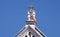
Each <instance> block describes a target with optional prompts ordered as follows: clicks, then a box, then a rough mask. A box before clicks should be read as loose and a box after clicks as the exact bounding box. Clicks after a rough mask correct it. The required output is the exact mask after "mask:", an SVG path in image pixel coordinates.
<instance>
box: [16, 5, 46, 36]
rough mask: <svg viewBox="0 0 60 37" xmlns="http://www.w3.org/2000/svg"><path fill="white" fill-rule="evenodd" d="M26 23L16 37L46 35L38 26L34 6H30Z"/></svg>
mask: <svg viewBox="0 0 60 37" xmlns="http://www.w3.org/2000/svg"><path fill="white" fill-rule="evenodd" d="M27 15H28V16H27V20H26V25H25V27H23V29H22V30H21V31H20V32H19V33H17V34H16V35H15V37H46V36H45V35H44V34H43V33H42V32H41V31H40V30H39V29H38V28H37V27H36V18H35V11H34V10H33V6H32V5H30V6H29V11H28V13H27Z"/></svg>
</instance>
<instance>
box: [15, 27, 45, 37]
mask: <svg viewBox="0 0 60 37" xmlns="http://www.w3.org/2000/svg"><path fill="white" fill-rule="evenodd" d="M28 32H31V33H32V35H34V36H36V37H45V35H44V34H43V33H42V32H41V31H40V30H38V29H37V28H36V27H35V29H33V28H32V27H30V26H27V27H24V28H23V29H22V30H21V31H20V32H19V33H18V34H17V35H16V36H15V37H20V36H25V35H28Z"/></svg>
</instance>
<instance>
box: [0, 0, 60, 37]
mask: <svg viewBox="0 0 60 37" xmlns="http://www.w3.org/2000/svg"><path fill="white" fill-rule="evenodd" d="M30 4H32V5H34V7H35V8H34V10H35V12H36V19H37V25H36V26H37V27H38V28H39V29H40V30H41V31H42V32H43V33H44V34H45V35H46V36H47V37H60V0H0V37H14V36H15V35H16V34H17V33H18V32H19V31H20V30H21V29H22V28H23V27H24V26H25V25H26V22H25V21H26V19H27V12H28V10H29V9H28V6H29V5H30Z"/></svg>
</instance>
